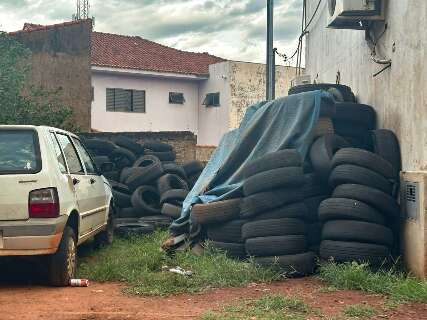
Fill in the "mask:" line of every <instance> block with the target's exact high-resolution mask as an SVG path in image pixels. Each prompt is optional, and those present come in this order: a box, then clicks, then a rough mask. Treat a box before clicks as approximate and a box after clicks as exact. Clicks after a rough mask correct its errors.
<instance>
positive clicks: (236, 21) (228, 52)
mask: <svg viewBox="0 0 427 320" xmlns="http://www.w3.org/2000/svg"><path fill="white" fill-rule="evenodd" d="M301 2H302V1H301V0H276V1H275V30H276V31H275V46H276V47H277V48H278V49H279V51H282V52H283V51H284V52H287V53H291V52H292V51H294V49H295V48H296V45H297V37H298V33H299V30H300V15H301V13H300V11H301V10H300V6H301V5H300V3H301ZM91 3H92V7H91V14H92V15H94V16H95V18H96V20H95V21H96V25H95V30H96V31H102V32H111V33H120V34H128V35H139V36H141V37H143V38H147V39H150V40H153V41H156V42H160V43H163V44H166V45H170V46H174V47H176V48H178V49H182V50H189V51H196V52H209V53H211V54H214V55H217V56H221V57H224V58H227V59H233V60H242V61H252V62H264V61H265V46H266V45H265V32H266V30H265V28H266V9H265V0H127V1H119V0H92V1H91ZM74 11H75V4H74V1H73V0H0V30H4V31H15V30H19V29H21V28H22V26H23V24H24V22H32V23H38V24H52V23H60V22H63V21H68V20H70V18H71V16H72V14H73V13H74ZM277 62H280V60H277Z"/></svg>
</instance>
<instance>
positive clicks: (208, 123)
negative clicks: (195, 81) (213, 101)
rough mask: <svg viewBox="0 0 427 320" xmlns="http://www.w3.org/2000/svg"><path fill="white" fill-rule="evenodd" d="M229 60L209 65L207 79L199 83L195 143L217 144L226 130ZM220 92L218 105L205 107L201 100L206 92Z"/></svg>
mask: <svg viewBox="0 0 427 320" xmlns="http://www.w3.org/2000/svg"><path fill="white" fill-rule="evenodd" d="M229 65H230V63H229V62H221V63H217V64H213V65H210V66H209V79H208V80H207V81H203V82H201V83H200V87H199V110H198V117H199V119H198V124H199V130H198V135H197V145H199V146H217V145H218V143H219V142H220V140H221V138H222V136H223V135H224V134H225V133H226V132H228V130H229V128H228V122H229V108H230V107H229V106H230V102H231V101H230V83H229V68H230V66H229ZM215 92H220V106H218V107H206V106H204V105H203V104H202V103H203V100H204V99H205V96H206V94H207V93H215Z"/></svg>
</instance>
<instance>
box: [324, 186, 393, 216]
mask: <svg viewBox="0 0 427 320" xmlns="http://www.w3.org/2000/svg"><path fill="white" fill-rule="evenodd" d="M332 197H333V198H348V199H355V200H359V201H361V202H364V203H366V204H368V205H370V206H372V207H373V208H375V209H377V210H378V211H379V212H381V213H383V214H385V215H386V216H387V217H388V218H396V217H398V216H399V212H400V208H399V204H398V203H397V201H396V200H395V199H393V198H392V197H391V196H390V195H388V194H386V193H384V192H382V191H380V190H377V189H374V188H370V187H367V186H363V185H358V184H344V185H340V186H338V187H337V188H335V190H334V192H333V194H332Z"/></svg>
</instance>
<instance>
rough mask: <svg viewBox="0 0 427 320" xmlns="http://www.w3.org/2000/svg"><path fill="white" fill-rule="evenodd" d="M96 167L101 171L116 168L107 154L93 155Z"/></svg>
mask: <svg viewBox="0 0 427 320" xmlns="http://www.w3.org/2000/svg"><path fill="white" fill-rule="evenodd" d="M93 162H95V165H96V167H97V168H98V170H99V171H100V172H109V171H113V170H114V163H112V162H111V161H110V158H109V157H107V156H96V157H93Z"/></svg>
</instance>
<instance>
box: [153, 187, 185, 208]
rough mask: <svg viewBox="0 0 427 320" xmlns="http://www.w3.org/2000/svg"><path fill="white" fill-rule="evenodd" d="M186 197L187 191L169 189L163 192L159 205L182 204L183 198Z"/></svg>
mask: <svg viewBox="0 0 427 320" xmlns="http://www.w3.org/2000/svg"><path fill="white" fill-rule="evenodd" d="M187 195H188V190H185V189H170V190H168V191H166V192H164V193H163V194H162V195H161V197H160V204H161V205H163V204H165V203H172V204H177V203H178V202H179V203H181V204H182V202H183V201H184V200H185V198H186V197H187Z"/></svg>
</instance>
